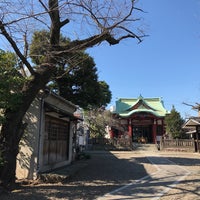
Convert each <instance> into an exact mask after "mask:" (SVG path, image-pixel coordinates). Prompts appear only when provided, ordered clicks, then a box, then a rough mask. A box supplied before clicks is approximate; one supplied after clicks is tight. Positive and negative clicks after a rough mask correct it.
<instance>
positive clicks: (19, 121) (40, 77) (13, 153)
mask: <svg viewBox="0 0 200 200" xmlns="http://www.w3.org/2000/svg"><path fill="white" fill-rule="evenodd" d="M52 73H53V68H52V69H51V68H48V67H47V68H46V69H45V70H44V71H43V72H41V71H40V74H39V73H38V74H36V75H35V77H34V79H33V80H32V81H31V82H30V83H29V85H28V86H27V87H26V91H24V93H23V98H22V102H21V104H20V106H19V107H18V108H17V110H15V111H14V112H13V111H10V110H7V111H6V113H5V117H6V122H5V123H3V125H2V129H1V134H0V151H1V156H2V158H3V165H2V166H1V167H0V184H1V186H3V187H4V188H6V189H7V188H9V187H10V186H12V185H13V184H14V183H15V171H16V157H17V154H18V151H19V142H20V140H21V138H22V136H23V133H24V129H25V128H26V124H24V123H23V118H24V115H25V114H26V112H27V110H28V108H29V107H30V105H31V103H32V102H33V100H34V99H35V97H36V95H37V94H38V92H39V91H40V89H43V88H44V87H45V85H46V83H47V82H48V80H49V78H50V77H51V74H52ZM35 83H37V84H35Z"/></svg>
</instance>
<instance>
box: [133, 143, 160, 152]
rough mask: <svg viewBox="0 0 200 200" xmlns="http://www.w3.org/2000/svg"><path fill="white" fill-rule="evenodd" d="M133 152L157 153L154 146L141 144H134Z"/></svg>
mask: <svg viewBox="0 0 200 200" xmlns="http://www.w3.org/2000/svg"><path fill="white" fill-rule="evenodd" d="M133 146H134V150H136V151H151V152H152V151H158V148H157V145H156V144H141V143H134V144H133Z"/></svg>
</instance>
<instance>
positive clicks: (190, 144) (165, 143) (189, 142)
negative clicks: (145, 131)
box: [160, 139, 195, 152]
mask: <svg viewBox="0 0 200 200" xmlns="http://www.w3.org/2000/svg"><path fill="white" fill-rule="evenodd" d="M160 150H164V151H185V152H195V140H194V139H162V140H161V143H160Z"/></svg>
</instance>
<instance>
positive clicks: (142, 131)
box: [132, 125, 153, 143]
mask: <svg viewBox="0 0 200 200" xmlns="http://www.w3.org/2000/svg"><path fill="white" fill-rule="evenodd" d="M132 130H133V133H132V137H133V138H132V139H133V142H139V141H140V140H141V138H144V139H145V142H146V143H152V142H153V138H152V125H148V126H142V125H137V126H133V129H132Z"/></svg>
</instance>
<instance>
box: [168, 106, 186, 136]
mask: <svg viewBox="0 0 200 200" xmlns="http://www.w3.org/2000/svg"><path fill="white" fill-rule="evenodd" d="M165 123H166V132H167V133H168V134H169V136H170V137H172V138H181V137H182V136H183V130H182V125H183V123H184V120H183V119H182V118H181V115H180V113H179V112H177V111H176V109H175V107H174V106H173V107H172V109H171V112H170V114H167V115H166V116H165Z"/></svg>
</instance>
